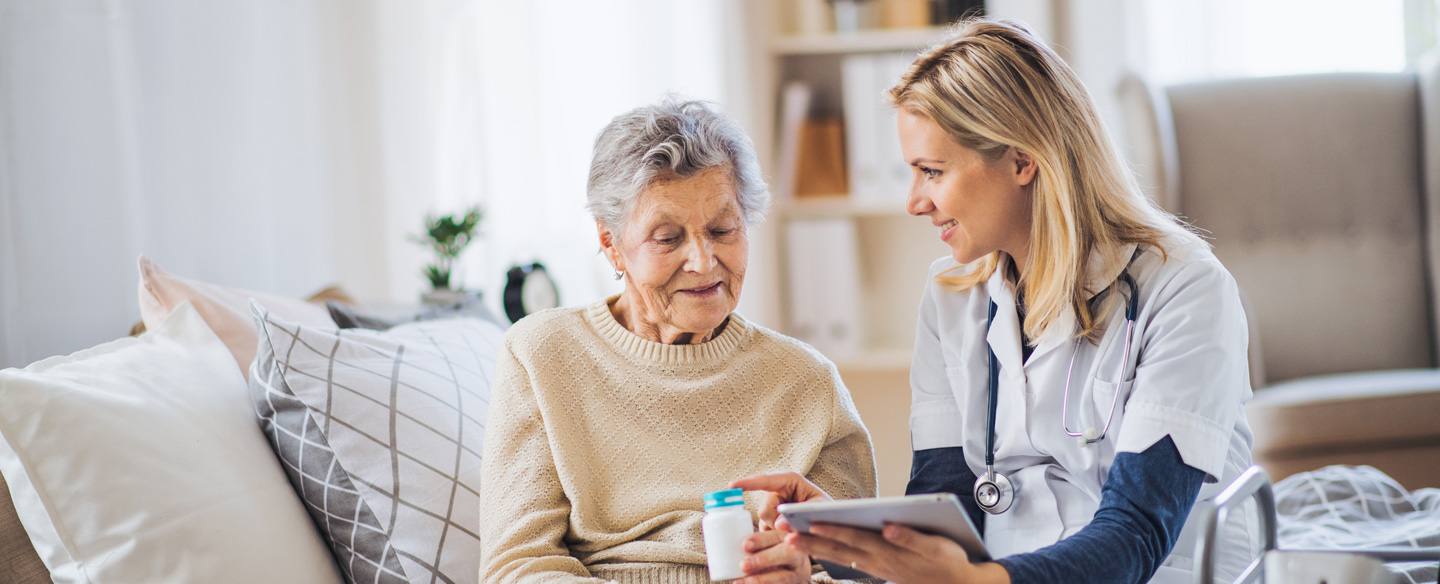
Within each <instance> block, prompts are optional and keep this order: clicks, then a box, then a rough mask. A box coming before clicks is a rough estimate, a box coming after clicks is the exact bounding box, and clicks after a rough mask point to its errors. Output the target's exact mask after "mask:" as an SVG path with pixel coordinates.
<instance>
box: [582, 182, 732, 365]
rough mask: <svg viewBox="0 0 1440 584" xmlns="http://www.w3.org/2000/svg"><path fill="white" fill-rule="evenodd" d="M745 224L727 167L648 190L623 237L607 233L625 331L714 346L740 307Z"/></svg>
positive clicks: (603, 236)
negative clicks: (619, 275) (621, 286)
mask: <svg viewBox="0 0 1440 584" xmlns="http://www.w3.org/2000/svg"><path fill="white" fill-rule="evenodd" d="M743 217H744V213H743V211H742V209H741V208H740V203H739V198H738V197H737V196H736V192H735V186H734V182H733V180H731V176H730V169H729V168H724V167H722V168H710V169H706V170H703V171H701V172H699V173H696V174H695V175H693V176H690V177H688V178H681V179H672V180H665V181H660V182H657V183H654V184H652V185H650V186H649V187H648V188H646V189H645V190H644V191H643V192H641V193H640V195H639V196H638V198H637V199H636V201H635V207H634V209H633V210H632V211H631V213H630V220H629V221H628V222H627V223H626V224H625V226H624V228H623V233H614V232H611V231H609V230H607V229H605V227H604V226H601V228H600V233H601V235H600V239H601V246H602V247H603V248H604V251H605V254H606V255H607V256H608V257H609V258H610V261H611V263H612V265H614V266H615V268H616V269H617V270H620V271H623V272H625V292H624V294H623V295H622V298H621V303H622V304H624V306H623V307H622V311H623V312H624V314H625V318H624V321H625V322H622V324H625V325H626V328H627V329H629V330H631V331H632V332H634V333H636V334H638V335H640V336H642V337H645V338H648V339H650V340H654V341H657V342H665V343H676V342H680V343H686V342H701V341H703V340H706V339H709V338H710V337H711V335H712V333H713V332H715V330H716V329H717V328H718V327H720V326H721V325H722V324H723V323H724V322H725V319H726V317H728V316H729V315H730V313H731V312H733V311H734V310H735V306H736V305H737V304H738V303H739V301H740V288H741V285H742V284H743V283H744V282H745V267H746V263H747V262H748V260H749V253H750V242H749V237H748V235H747V234H746V231H745V221H744V219H743ZM607 235H608V237H607Z"/></svg>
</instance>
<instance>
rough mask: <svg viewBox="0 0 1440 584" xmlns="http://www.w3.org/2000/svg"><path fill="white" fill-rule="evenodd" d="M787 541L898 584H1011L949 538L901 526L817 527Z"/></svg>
mask: <svg viewBox="0 0 1440 584" xmlns="http://www.w3.org/2000/svg"><path fill="white" fill-rule="evenodd" d="M785 543H786V544H788V545H791V546H794V547H795V548H796V549H797V550H799V551H801V552H804V553H806V554H809V555H811V556H814V557H815V558H818V559H821V560H826V561H830V562H834V563H836V564H840V565H842V566H851V567H853V568H856V569H859V570H863V571H865V572H866V573H868V574H870V575H871V576H875V577H876V578H881V579H884V580H885V581H887V582H893V583H895V584H927V583H932V582H933V583H941V582H966V583H985V584H991V583H993V584H1009V582H1010V574H1009V572H1006V571H1005V568H1003V567H1001V566H1000V564H996V563H994V562H982V563H978V564H973V563H971V562H970V559H969V557H967V555H966V554H965V550H964V549H962V548H961V547H960V545H959V544H957V543H955V542H954V541H951V540H950V539H949V538H947V537H942V536H938V535H927V534H924V533H920V532H918V531H915V530H913V529H908V528H906V527H902V526H900V525H894V524H891V525H886V526H885V529H884V530H883V531H882V532H880V533H875V532H873V531H867V530H864V529H853V528H849V527H841V526H839V525H823V524H822V525H812V526H810V533H809V534H801V533H790V534H789V535H787V536H785Z"/></svg>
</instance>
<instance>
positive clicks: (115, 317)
mask: <svg viewBox="0 0 1440 584" xmlns="http://www.w3.org/2000/svg"><path fill="white" fill-rule="evenodd" d="M422 4H423V6H424V7H425V8H426V10H421V9H418V8H419V7H420V6H421V5H422ZM472 4H474V3H473V2H470V1H460V0H457V1H453V2H445V1H440V0H436V1H432V2H426V3H419V2H403V3H402V2H400V1H399V0H388V1H353V2H338V1H333V0H331V1H326V0H308V1H279V0H268V1H256V2H220V3H214V2H204V3H196V2H185V1H182V0H149V1H145V2H120V1H109V2H105V1H79V0H70V1H63V2H33V1H26V0H0V366H16V365H23V364H25V363H28V362H30V361H34V360H36V359H40V358H43V357H46V356H49V355H54V354H63V353H67V352H70V351H74V350H77V349H80V348H83V347H87V346H90V345H93V344H96V343H99V342H103V341H106V340H110V339H113V338H116V337H119V336H121V335H123V334H124V333H125V332H126V331H127V330H128V329H129V327H130V325H131V324H132V323H133V322H134V321H135V320H137V319H138V309H137V302H136V287H137V286H136V284H137V281H138V276H137V274H136V268H135V258H136V256H137V255H138V254H139V253H141V252H145V253H147V254H149V255H150V256H151V257H152V258H153V259H155V260H156V261H157V262H159V263H160V264H161V265H162V266H164V267H165V268H166V269H168V270H170V271H172V272H174V273H177V274H179V275H183V276H188V277H192V278H195V279H200V280H206V281H211V282H216V283H219V284H224V285H230V286H237V287H245V288H250V289H255V290H263V291H267V292H274V293H280V294H286V295H292V296H301V295H305V294H307V293H309V292H312V291H314V290H316V289H318V288H320V287H322V286H324V285H326V284H330V283H334V282H340V283H342V284H343V285H344V286H345V287H346V288H347V289H349V290H350V291H351V292H352V293H354V294H355V295H357V296H359V297H361V298H367V299H387V298H392V297H397V296H399V295H400V292H408V291H409V290H411V289H415V288H418V286H419V285H421V284H420V283H416V284H415V286H408V284H407V282H411V281H418V282H423V281H421V280H420V278H419V269H420V267H419V261H418V260H417V261H415V262H414V263H413V264H411V263H406V262H407V261H408V260H410V259H411V258H410V257H409V256H408V255H407V254H413V255H416V256H418V255H419V254H421V253H422V251H423V250H421V249H420V248H419V247H418V246H413V245H412V244H409V243H407V242H404V240H403V234H405V233H416V232H418V231H419V226H420V215H421V214H423V211H424V209H425V208H427V207H429V201H430V200H432V199H434V198H435V196H436V195H435V192H436V191H438V190H440V187H439V186H438V185H440V184H444V185H447V186H448V185H453V184H455V183H456V182H458V179H456V178H454V176H455V175H457V174H462V173H461V172H460V171H453V170H452V171H450V172H448V173H447V172H442V171H436V170H434V169H433V168H432V167H431V165H433V164H434V162H433V161H434V160H436V159H438V158H441V156H440V155H438V154H437V152H439V151H444V150H445V149H446V148H451V147H452V146H451V145H450V143H447V142H444V141H441V140H438V139H436V138H435V137H434V133H435V132H436V129H437V128H439V127H445V126H447V125H449V124H450V122H451V119H450V118H451V117H453V115H452V114H451V112H450V111H449V110H445V109H443V108H432V107H429V106H431V105H432V104H434V103H435V102H437V101H438V99H436V98H434V97H433V96H434V95H436V94H438V92H439V88H440V87H441V85H440V83H439V82H437V81H435V80H434V79H433V77H435V76H434V75H430V76H426V75H425V74H424V72H423V71H422V72H420V73H415V74H413V75H411V76H408V77H401V75H400V73H401V72H411V70H412V69H413V68H414V67H415V66H414V63H427V62H434V61H440V60H441V59H440V58H439V56H438V53H441V52H443V51H441V49H439V48H437V47H445V46H447V44H446V43H445V42H444V39H445V35H444V33H445V31H444V29H443V27H442V26H441V25H439V24H436V23H437V22H444V23H451V24H452V26H453V25H456V24H458V25H464V24H465V22H464V17H466V13H465V9H466V8H467V7H468V6H470V5H472ZM397 16H409V17H410V18H409V19H408V20H400V19H398V18H397ZM386 57H392V58H403V59H407V60H406V62H402V63H397V62H395V61H394V60H386ZM440 66H441V65H439V64H436V67H440ZM387 77H388V78H387ZM390 78H395V79H390ZM397 80H398V81H399V83H397V82H396V81H397ZM417 111H419V112H424V113H425V116H424V117H421V116H417V115H416V114H414V112H417ZM462 140H463V139H462ZM397 151H400V152H413V153H414V154H415V156H416V157H418V158H420V160H412V159H406V158H403V157H401V156H399V155H397V154H396V152H397ZM471 167H472V168H473V167H474V165H472V166H471ZM417 168H419V170H416V169H417ZM474 182H478V181H474ZM472 197H473V195H472ZM410 247H414V250H413V251H411V250H410V249H409V248H410Z"/></svg>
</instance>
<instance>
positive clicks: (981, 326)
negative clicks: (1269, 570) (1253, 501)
mask: <svg viewBox="0 0 1440 584" xmlns="http://www.w3.org/2000/svg"><path fill="white" fill-rule="evenodd" d="M1165 247H1166V249H1167V251H1168V252H1169V256H1168V260H1162V258H1161V254H1160V251H1159V250H1158V249H1152V248H1149V247H1146V248H1144V249H1143V250H1142V251H1141V253H1140V254H1139V255H1138V256H1135V259H1134V261H1133V262H1132V263H1131V264H1130V267H1129V270H1130V275H1131V276H1132V277H1133V278H1134V279H1135V283H1136V285H1137V286H1138V289H1139V294H1138V295H1139V297H1140V303H1139V314H1138V316H1137V319H1136V322H1135V332H1134V341H1133V345H1132V348H1131V354H1132V357H1131V361H1132V363H1130V364H1127V365H1126V367H1125V369H1124V370H1125V375H1127V376H1133V384H1132V383H1131V379H1126V380H1125V383H1124V384H1123V385H1122V388H1121V391H1122V392H1123V393H1122V395H1121V396H1120V401H1119V404H1118V405H1117V406H1116V408H1115V418H1114V421H1113V422H1112V423H1111V426H1110V430H1109V432H1108V434H1107V435H1106V438H1105V439H1104V440H1102V441H1101V442H1099V443H1097V444H1092V445H1090V446H1088V447H1081V446H1080V445H1079V444H1078V441H1077V440H1076V439H1075V438H1071V437H1069V436H1067V435H1066V433H1065V431H1064V430H1063V429H1062V426H1061V407H1060V406H1061V400H1062V393H1063V392H1064V388H1065V377H1066V369H1067V367H1069V365H1070V358H1071V355H1072V354H1075V351H1076V350H1077V349H1075V343H1074V340H1073V331H1074V330H1075V325H1074V320H1073V317H1072V318H1070V319H1069V320H1066V321H1064V322H1059V323H1057V324H1056V325H1055V326H1053V327H1051V332H1049V333H1047V334H1046V336H1045V337H1044V338H1042V339H1040V342H1039V344H1038V346H1036V347H1035V350H1034V352H1033V353H1032V354H1031V355H1030V359H1029V360H1028V361H1024V362H1023V364H1022V355H1023V354H1022V353H1021V350H1020V327H1019V318H1018V316H1017V315H1016V311H1015V288H1014V285H1013V284H1011V283H1010V282H1009V281H1008V280H1007V279H1006V278H1005V277H1004V274H1005V272H1006V266H1005V263H1007V262H1009V261H1010V259H1009V258H1008V257H1003V256H1004V254H1002V257H1003V259H1002V260H1001V263H1002V265H1001V266H1000V269H997V270H996V271H995V274H994V275H993V276H992V277H991V278H990V279H989V281H988V282H985V283H982V284H979V285H976V286H975V287H973V288H971V289H969V290H966V291H962V292H952V291H946V290H944V289H942V288H941V287H940V286H939V285H938V284H936V283H935V281H934V280H935V278H934V276H935V275H937V274H940V273H941V272H945V271H946V270H950V269H951V268H956V267H957V262H955V260H953V259H951V258H944V259H941V260H938V261H936V262H935V263H934V264H933V265H931V267H930V279H929V281H928V282H927V284H926V287H925V293H924V296H923V298H922V300H921V305H920V318H919V326H918V331H917V334H916V341H915V357H914V363H913V364H912V366H911V370H910V371H911V373H910V383H911V388H912V393H913V401H912V403H911V410H910V429H911V446H912V448H914V449H915V450H925V449H930V448H942V447H953V446H959V447H963V448H964V453H965V461H966V462H967V463H968V464H969V465H970V470H971V471H973V472H975V474H976V475H977V476H978V475H980V474H981V473H983V472H984V470H985V437H986V433H987V431H988V429H987V425H986V414H987V405H988V404H987V399H988V377H987V376H988V372H987V362H988V352H987V351H986V343H987V341H988V344H989V346H990V347H992V348H993V349H994V351H995V355H996V357H997V358H998V360H999V362H1000V387H999V399H998V400H997V401H998V405H997V411H996V422H995V469H996V470H997V471H999V472H1002V473H1005V474H1006V475H1007V476H1009V477H1010V480H1011V481H1012V482H1013V483H1014V485H1015V489H1016V491H1015V502H1014V504H1013V505H1012V506H1011V507H1010V509H1009V510H1008V511H1006V512H1005V513H1003V514H1000V515H987V516H986V520H985V534H984V536H985V544H986V547H987V548H988V549H989V551H990V552H991V554H992V555H993V556H995V557H1004V556H1008V555H1011V554H1016V553H1022V552H1029V551H1033V550H1037V549H1039V548H1042V547H1045V546H1047V545H1050V544H1053V543H1055V542H1057V541H1059V540H1060V539H1062V538H1065V537H1068V536H1070V535H1072V534H1074V533H1076V532H1077V531H1079V530H1080V529H1081V528H1082V527H1084V526H1085V525H1087V524H1088V523H1089V522H1090V520H1091V519H1092V518H1093V517H1094V516H1095V511H1096V510H1097V509H1098V508H1099V504H1100V489H1101V486H1102V485H1103V484H1104V483H1105V479H1106V474H1107V473H1108V472H1109V470H1110V466H1111V464H1112V463H1113V462H1114V460H1115V455H1116V453H1119V452H1142V451H1144V450H1145V449H1146V448H1148V447H1150V446H1151V445H1153V444H1155V443H1156V442H1158V441H1160V440H1161V439H1162V438H1164V437H1165V436H1166V435H1169V436H1171V437H1172V438H1173V440H1174V442H1175V445H1176V447H1177V448H1178V450H1179V452H1180V456H1181V457H1182V459H1183V460H1184V462H1185V464H1187V465H1189V466H1192V467H1195V468H1197V469H1199V470H1201V471H1204V472H1205V473H1206V478H1205V485H1204V486H1203V487H1202V488H1201V491H1200V497H1199V500H1200V501H1208V500H1210V499H1212V498H1214V496H1215V495H1216V494H1218V493H1219V491H1220V490H1221V489H1222V488H1223V487H1224V486H1226V485H1228V484H1229V483H1230V482H1232V481H1233V480H1234V479H1235V478H1236V477H1237V476H1239V474H1240V473H1241V472H1242V471H1243V470H1244V469H1245V468H1247V467H1248V466H1249V465H1250V446H1251V434H1250V427H1249V425H1248V424H1247V422H1246V420H1245V413H1244V409H1243V406H1244V404H1245V402H1246V401H1247V400H1249V399H1250V395H1251V393H1250V381H1249V373H1248V371H1249V368H1248V364H1247V361H1246V348H1247V344H1248V338H1249V337H1248V334H1247V332H1246V324H1245V314H1244V311H1243V309H1242V308H1241V304H1240V296H1239V291H1238V288H1237V287H1236V285H1235V281H1234V279H1232V278H1231V276H1230V273H1229V272H1227V271H1226V270H1225V268H1224V267H1223V266H1221V265H1220V262H1219V261H1218V260H1216V259H1215V256H1214V255H1213V254H1211V252H1210V250H1209V248H1208V247H1207V246H1205V245H1204V244H1198V243H1195V244H1182V243H1180V242H1176V241H1167V242H1166V244H1165ZM1134 249H1135V246H1133V245H1132V246H1130V248H1129V249H1128V250H1127V251H1126V254H1125V256H1124V257H1130V256H1131V255H1132V252H1133V251H1134ZM1092 263H1098V262H1092ZM965 269H969V268H963V267H962V268H958V269H957V270H956V271H952V272H950V275H955V274H960V273H963V270H965ZM1111 272H1113V273H1099V271H1098V270H1096V271H1094V272H1092V273H1091V274H1089V275H1088V278H1087V286H1086V288H1087V290H1088V291H1089V294H1090V295H1091V296H1092V297H1093V296H1094V295H1095V294H1097V293H1099V292H1100V291H1102V290H1104V289H1105V288H1107V287H1108V286H1110V284H1111V283H1112V282H1115V281H1116V278H1117V277H1118V276H1119V273H1120V269H1119V268H1118V267H1117V268H1116V269H1113V270H1111ZM1117 289H1118V290H1119V291H1120V294H1122V298H1126V299H1128V295H1129V287H1128V286H1125V285H1124V284H1120V285H1119V286H1117ZM991 300H994V301H995V304H996V305H997V307H998V310H997V312H996V315H995V322H994V324H992V325H991V326H990V327H989V330H988V333H987V330H986V319H987V316H988V309H989V301H991ZM1100 304H1102V305H1103V303H1100ZM1124 313H1125V302H1124V301H1123V300H1122V301H1117V302H1115V303H1114V305H1113V307H1112V309H1111V312H1110V313H1109V314H1107V315H1104V318H1105V322H1106V328H1105V334H1104V337H1103V338H1102V339H1101V341H1100V342H1099V344H1098V346H1097V345H1094V344H1091V343H1089V342H1082V343H1081V344H1080V346H1079V349H1078V351H1079V353H1078V355H1077V357H1076V360H1075V369H1074V374H1073V381H1072V382H1071V389H1070V408H1071V409H1070V417H1069V420H1070V424H1071V426H1070V427H1071V429H1072V430H1076V431H1084V429H1085V428H1092V427H1093V428H1094V429H1095V431H1096V432H1099V431H1100V429H1101V428H1103V427H1104V425H1105V418H1106V416H1107V413H1108V412H1109V409H1110V404H1111V400H1112V397H1113V396H1114V395H1115V391H1116V382H1117V381H1119V380H1117V379H1115V377H1116V374H1117V369H1118V368H1117V365H1118V364H1119V361H1120V359H1121V358H1122V357H1121V354H1122V353H1123V349H1124V344H1125V338H1124V337H1125V314H1124ZM1135 361H1138V365H1137V364H1134V362H1135ZM1201 508H1202V505H1200V504H1199V503H1197V504H1196V506H1195V509H1196V510H1197V511H1198V510H1199V509H1201ZM1235 515H1243V514H1232V517H1233V516H1235ZM1250 517H1251V516H1248V515H1247V516H1246V517H1245V518H1241V519H1238V520H1231V523H1230V525H1229V526H1228V527H1227V529H1226V530H1225V531H1224V532H1223V533H1222V534H1221V537H1220V538H1219V539H1220V540H1221V542H1220V546H1221V548H1220V549H1221V555H1220V557H1221V560H1222V561H1221V562H1220V563H1219V565H1217V566H1216V571H1217V574H1218V575H1220V576H1222V577H1223V581H1225V582H1230V581H1232V580H1233V579H1234V577H1235V576H1236V575H1237V574H1238V571H1239V570H1241V569H1243V567H1244V565H1245V563H1246V562H1247V561H1248V558H1249V555H1250V553H1251V552H1250V550H1253V549H1254V547H1255V546H1254V542H1255V537H1256V535H1255V529H1254V524H1255V522H1254V520H1253V519H1251V518H1250ZM1199 523H1200V522H1199V520H1198V519H1196V516H1195V514H1194V513H1193V512H1192V515H1191V520H1189V521H1187V522H1186V524H1185V527H1184V529H1183V531H1182V533H1181V535H1180V539H1179V541H1177V542H1176V545H1175V548H1174V549H1173V551H1172V552H1171V554H1170V556H1169V558H1168V559H1167V560H1166V561H1165V563H1164V565H1163V566H1162V567H1161V568H1160V570H1159V571H1158V572H1157V573H1156V574H1155V577H1154V578H1153V579H1152V580H1151V582H1166V583H1168V582H1187V583H1188V582H1193V581H1194V576H1193V571H1194V569H1193V567H1194V561H1193V558H1194V553H1195V542H1196V540H1197V538H1198V532H1199V529H1200V525H1199Z"/></svg>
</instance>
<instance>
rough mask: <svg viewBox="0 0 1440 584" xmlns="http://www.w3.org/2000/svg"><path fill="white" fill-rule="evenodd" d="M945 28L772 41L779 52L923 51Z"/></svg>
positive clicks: (903, 29) (905, 29)
mask: <svg viewBox="0 0 1440 584" xmlns="http://www.w3.org/2000/svg"><path fill="white" fill-rule="evenodd" d="M944 31H945V29H944V28H938V27H926V28H897V29H874V30H862V31H857V32H851V33H829V34H812V35H789V36H782V37H777V38H775V39H774V40H773V41H772V42H771V43H770V52H771V53H773V54H775V55H825V54H838V53H873V52H881V51H908V50H914V51H919V50H921V49H924V48H925V47H928V46H930V43H931V42H932V41H934V40H935V38H936V37H938V36H940V34H941V33H943V32H944Z"/></svg>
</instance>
